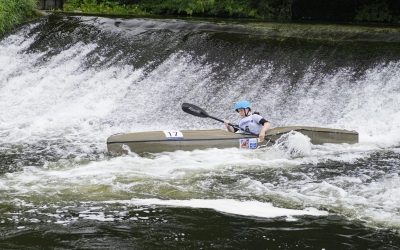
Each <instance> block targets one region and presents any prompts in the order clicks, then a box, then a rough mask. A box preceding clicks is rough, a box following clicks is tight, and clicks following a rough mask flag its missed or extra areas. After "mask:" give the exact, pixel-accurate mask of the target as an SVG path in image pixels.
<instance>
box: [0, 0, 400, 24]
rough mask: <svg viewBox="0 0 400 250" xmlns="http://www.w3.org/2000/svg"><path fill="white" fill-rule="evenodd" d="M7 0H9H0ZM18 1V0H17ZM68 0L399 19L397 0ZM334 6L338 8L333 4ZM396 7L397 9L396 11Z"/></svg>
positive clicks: (106, 9)
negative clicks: (325, 1) (324, 0)
mask: <svg viewBox="0 0 400 250" xmlns="http://www.w3.org/2000/svg"><path fill="white" fill-rule="evenodd" d="M0 1H6V0H0ZM15 1H16V0H15ZM321 1H322V0H68V1H67V2H66V3H65V4H64V10H65V11H80V12H85V13H101V14H122V15H130V14H132V15H179V16H203V17H240V18H256V19H263V20H273V21H292V20H303V19H304V18H305V20H318V21H321V20H327V21H339V22H340V21H351V20H354V21H368V22H393V23H395V22H400V20H399V19H400V17H399V15H400V14H399V12H400V11H399V9H400V4H399V3H397V2H398V0H348V2H347V1H346V0H331V1H329V2H327V3H323V2H321ZM332 6H334V7H335V8H332ZM396 10H397V12H396Z"/></svg>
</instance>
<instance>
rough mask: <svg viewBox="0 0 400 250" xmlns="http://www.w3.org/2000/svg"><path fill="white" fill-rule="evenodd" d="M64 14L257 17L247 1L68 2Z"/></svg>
mask: <svg viewBox="0 0 400 250" xmlns="http://www.w3.org/2000/svg"><path fill="white" fill-rule="evenodd" d="M133 2H135V3H133ZM125 3H126V4H125ZM64 11H67V12H76V11H79V12H83V13H101V14H111V15H113V14H115V15H178V16H179V15H182V16H209V17H210V16H211V17H256V16H257V11H256V10H255V9H252V8H251V7H250V6H249V1H248V0H141V1H134V0H125V1H124V0H69V1H68V2H66V3H65V4H64Z"/></svg>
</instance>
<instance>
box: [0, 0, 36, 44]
mask: <svg viewBox="0 0 400 250" xmlns="http://www.w3.org/2000/svg"><path fill="white" fill-rule="evenodd" d="M36 9H37V2H36V0H0V36H2V35H4V34H5V33H6V32H8V31H10V30H11V29H12V28H13V27H14V26H15V25H17V24H19V23H22V22H24V21H26V20H28V19H29V18H32V17H33V16H35V10H36Z"/></svg>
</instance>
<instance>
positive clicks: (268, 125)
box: [258, 118, 271, 142]
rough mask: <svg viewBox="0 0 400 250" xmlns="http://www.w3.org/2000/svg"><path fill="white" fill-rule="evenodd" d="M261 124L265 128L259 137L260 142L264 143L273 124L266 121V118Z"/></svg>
mask: <svg viewBox="0 0 400 250" xmlns="http://www.w3.org/2000/svg"><path fill="white" fill-rule="evenodd" d="M260 124H262V125H263V126H262V128H261V130H260V134H259V135H258V138H259V139H260V142H262V141H264V138H265V133H266V132H267V130H268V129H269V128H270V127H271V124H270V123H269V121H267V120H265V119H264V118H263V119H261V121H260Z"/></svg>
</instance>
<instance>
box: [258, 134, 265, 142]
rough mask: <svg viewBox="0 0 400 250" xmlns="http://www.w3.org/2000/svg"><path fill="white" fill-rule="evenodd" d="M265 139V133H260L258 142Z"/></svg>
mask: <svg viewBox="0 0 400 250" xmlns="http://www.w3.org/2000/svg"><path fill="white" fill-rule="evenodd" d="M264 139H265V135H264V134H260V135H259V136H258V142H263V141H264Z"/></svg>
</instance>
